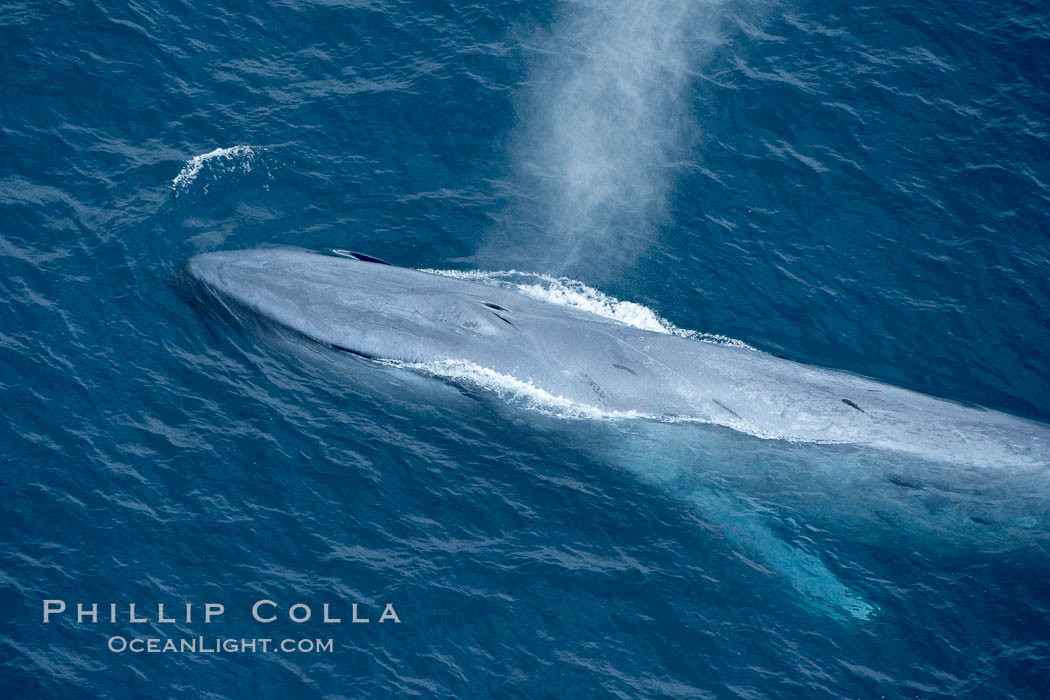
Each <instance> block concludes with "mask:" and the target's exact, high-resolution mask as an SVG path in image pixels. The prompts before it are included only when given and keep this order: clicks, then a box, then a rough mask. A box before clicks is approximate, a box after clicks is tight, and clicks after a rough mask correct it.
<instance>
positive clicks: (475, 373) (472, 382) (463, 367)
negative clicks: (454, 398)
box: [378, 360, 659, 420]
mask: <svg viewBox="0 0 1050 700" xmlns="http://www.w3.org/2000/svg"><path fill="white" fill-rule="evenodd" d="M378 362H380V363H381V364H384V365H388V366H391V367H400V368H403V369H410V370H414V371H416V372H420V373H421V374H427V375H430V376H432V377H439V378H441V379H449V380H452V381H454V382H457V383H460V384H466V385H469V386H473V387H477V388H479V389H484V390H486V391H490V392H492V393H494V394H495V395H496V396H498V397H499V398H500V399H503V400H505V401H508V402H510V403H514V404H518V405H520V406H521V407H523V408H528V409H531V410H535V411H538V412H540V413H545V414H547V415H553V416H558V417H560V418H575V419H586V420H601V419H605V420H623V419H638V418H648V419H659V416H650V415H647V414H644V413H639V412H638V411H605V410H603V409H601V408H598V407H597V406H591V405H588V404H585V403H579V402H577V401H573V400H572V399H567V398H565V397H564V396H556V395H554V394H551V393H550V392H548V391H546V390H544V389H541V388H540V387H538V386H536V385H535V384H533V383H532V380H521V379H517V378H516V377H512V376H510V375H507V374H502V373H500V372H496V371H495V370H492V369H489V368H488V367H482V366H481V365H477V364H474V363H473V362H468V361H466V360H440V361H435V362H401V361H398V360H378Z"/></svg>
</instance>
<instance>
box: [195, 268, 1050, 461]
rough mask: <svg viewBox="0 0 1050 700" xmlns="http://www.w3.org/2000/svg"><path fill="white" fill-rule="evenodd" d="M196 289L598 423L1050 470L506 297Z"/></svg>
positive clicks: (341, 275)
mask: <svg viewBox="0 0 1050 700" xmlns="http://www.w3.org/2000/svg"><path fill="white" fill-rule="evenodd" d="M188 271H189V272H190V274H191V275H193V276H194V277H196V278H197V279H198V280H200V281H201V282H203V283H204V284H205V285H206V286H207V287H208V288H209V289H210V290H212V291H213V292H215V293H216V294H218V295H220V296H222V297H227V298H230V299H232V300H235V301H236V302H238V304H239V305H241V306H243V307H247V308H248V309H251V310H253V311H254V312H256V313H258V314H260V315H262V316H264V317H266V318H268V319H271V320H272V321H275V322H277V323H279V324H282V325H284V326H287V327H289V328H291V329H294V330H296V331H298V332H299V333H301V334H303V335H304V336H307V337H309V338H312V339H314V340H316V341H319V342H321V343H325V344H328V345H330V346H333V347H336V348H340V349H343V350H346V351H350V352H354V353H358V354H360V355H363V356H366V357H369V358H375V359H384V360H394V361H402V362H407V363H440V362H447V361H462V362H469V363H473V364H474V365H477V366H480V367H484V368H488V369H490V370H492V371H495V372H498V373H500V374H502V375H506V376H509V377H514V378H516V379H518V380H521V381H527V382H531V383H532V384H533V385H534V386H536V387H538V388H540V389H542V390H544V391H546V392H547V393H549V394H551V395H553V396H558V397H563V398H565V399H569V400H571V401H574V402H578V403H580V404H584V405H588V406H594V407H597V408H600V409H602V410H605V411H613V412H635V413H640V414H646V415H652V416H664V417H676V418H687V419H695V420H698V421H703V422H709V423H715V424H720V425H724V426H727V427H730V428H734V429H737V430H741V431H744V432H747V433H750V434H752V435H757V436H760V437H765V438H779V439H785V440H791V441H804V442H834V443H850V444H859V445H868V446H872V447H876V448H884V449H891V450H896V451H902V452H906V453H910V454H914V455H915V456H918V457H921V458H925V459H933V460H945V461H951V462H959V463H966V464H980V465H997V466H1029V467H1031V466H1043V465H1050V426H1047V425H1044V424H1041V423H1037V422H1033V421H1029V420H1025V419H1021V418H1018V417H1015V416H1011V415H1008V414H1005V413H1001V412H997V411H991V410H985V409H981V408H976V407H970V406H964V405H961V404H958V403H954V402H951V401H945V400H942V399H937V398H934V397H931V396H926V395H923V394H919V393H916V392H913V391H909V390H906V389H901V388H898V387H894V386H890V385H887V384H883V383H880V382H876V381H872V380H869V379H864V378H862V377H858V376H855V375H852V374H847V373H844V372H838V371H834V370H828V369H823V368H819V367H812V366H808V365H803V364H799V363H796V362H791V361H789V360H784V359H781V358H778V357H774V356H772V355H768V354H766V353H762V352H756V351H753V350H749V349H745V348H739V347H732V346H727V345H718V344H714V343H707V342H701V341H698V340H694V339H691V338H687V337H679V336H675V335H669V334H664V333H657V332H652V331H647V330H640V329H638V328H634V327H631V326H627V325H623V324H621V323H618V322H616V321H614V320H610V319H607V318H604V317H601V316H597V315H595V314H591V313H589V312H587V311H584V310H581V309H577V308H570V307H565V306H559V305H555V304H551V303H547V302H544V301H541V300H538V299H534V298H531V297H527V296H525V295H523V294H520V293H518V292H516V291H514V290H511V289H504V288H497V287H493V286H489V285H485V284H480V283H476V282H471V281H467V280H463V279H456V278H451V277H446V276H443V275H437V274H432V273H427V272H421V271H418V270H411V269H405V268H400V267H394V266H391V265H385V264H382V263H379V262H374V261H365V260H355V259H352V258H347V257H336V256H329V255H321V254H317V253H312V252H308V251H303V250H298V249H286V248H276V249H258V250H240V251H229V252H215V253H205V254H202V255H198V256H196V257H194V258H192V259H191V260H190V261H189V263H188Z"/></svg>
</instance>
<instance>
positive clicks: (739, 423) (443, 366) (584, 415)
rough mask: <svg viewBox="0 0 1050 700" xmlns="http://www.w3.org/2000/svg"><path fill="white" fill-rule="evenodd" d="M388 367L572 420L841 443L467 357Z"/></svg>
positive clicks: (394, 363)
mask: <svg viewBox="0 0 1050 700" xmlns="http://www.w3.org/2000/svg"><path fill="white" fill-rule="evenodd" d="M375 362H378V363H380V364H383V365H387V366H388V367H398V368H400V369H408V370H412V371H415V372H419V373H420V374H425V375H427V376H431V377H436V378H439V379H445V380H448V381H452V382H455V383H457V384H461V385H466V386H470V387H475V388H477V389H481V390H484V391H488V392H491V393H492V394H494V395H495V396H496V397H497V398H499V399H501V400H503V401H506V402H507V403H510V404H512V405H516V406H518V407H520V408H524V409H526V410H530V411H536V412H538V413H542V414H545V415H548V416H554V417H556V418H567V419H570V420H606V421H621V420H647V421H656V422H659V423H693V424H697V425H718V426H722V427H724V428H730V429H732V430H736V431H738V432H742V433H746V434H748V435H751V436H752V437H757V438H760V439H763V440H784V441H787V442H791V443H796V444H801V443H807V444H828V445H834V444H840V443H839V441H836V440H830V439H829V440H799V439H796V438H794V437H792V436H791V435H788V434H783V433H777V432H770V431H766V430H762V429H760V428H758V427H757V426H755V425H753V424H751V423H749V422H747V421H745V420H741V419H736V420H734V419H732V418H726V417H723V416H718V417H703V416H681V415H656V414H651V413H644V412H642V411H635V410H633V409H632V410H629V411H616V410H606V409H603V408H600V407H598V406H594V405H591V404H587V403H582V402H579V401H574V400H572V399H569V398H566V397H564V396H560V395H556V394H552V393H550V392H549V391H547V390H546V389H543V388H541V387H539V386H536V384H534V383H533V382H532V380H531V379H519V378H517V377H512V376H510V375H508V374H503V373H501V372H497V371H495V370H493V369H491V368H489V367H482V366H481V365H478V364H475V363H473V362H470V361H467V360H435V361H432V362H402V361H400V360H375Z"/></svg>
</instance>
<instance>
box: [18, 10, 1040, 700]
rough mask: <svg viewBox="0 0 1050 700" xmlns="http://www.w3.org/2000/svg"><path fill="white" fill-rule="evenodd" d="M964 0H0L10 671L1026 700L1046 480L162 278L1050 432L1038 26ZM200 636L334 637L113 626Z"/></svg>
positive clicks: (299, 686) (311, 685) (130, 690)
mask: <svg viewBox="0 0 1050 700" xmlns="http://www.w3.org/2000/svg"><path fill="white" fill-rule="evenodd" d="M110 5H113V6H110ZM971 5H973V4H972V3H962V4H960V3H947V4H945V3H940V4H932V3H906V4H905V3H875V4H859V5H858V4H856V3H847V2H837V1H826V2H818V1H805V0H802V1H799V2H765V1H763V2H735V1H734V0H725V2H721V3H713V2H711V3H706V2H687V0H640V1H638V2H627V0H608V1H607V2H597V1H596V0H592V1H584V0H577V1H575V2H568V1H564V2H537V3H532V2H530V3H526V2H499V3H479V4H468V3H462V2H458V1H456V2H447V3H439V2H419V3H412V4H409V3H397V2H385V1H382V0H380V1H377V2H356V3H354V2H351V3H345V4H341V3H338V2H327V1H323V0H316V1H314V2H294V1H289V2H279V3H272V4H262V3H244V2H223V3H202V2H195V1H193V0H187V1H185V2H152V1H148V0H147V1H145V2H136V3H131V4H129V5H127V6H125V5H124V4H118V3H112V4H111V3H98V4H95V3H86V2H84V3H25V2H20V1H18V0H13V1H12V0H8V2H5V3H3V5H2V6H0V47H2V48H0V68H2V72H0V288H2V294H0V387H2V391H3V409H4V410H3V412H2V413H3V418H2V423H0V425H2V428H0V458H2V465H3V484H4V490H3V497H2V498H0V522H2V526H3V530H2V534H3V537H2V545H0V605H2V610H0V620H2V623H0V650H2V651H0V688H3V689H4V690H3V695H4V696H5V697H66V698H68V697H95V696H109V697H172V696H186V697H198V696H202V695H204V694H208V697H215V698H234V697H260V696H261V697H271V696H273V697H300V696H303V697H307V696H326V697H369V696H380V697H383V696H398V697H401V696H405V695H419V696H423V697H471V696H474V697H508V696H517V697H540V696H544V697H590V696H615V697H734V696H739V697H748V698H752V697H792V698H793V697H843V696H852V697H958V696H972V697H1011V698H1026V697H1045V696H1046V693H1047V688H1048V687H1050V556H1048V555H1050V480H1048V479H1047V474H1046V473H1045V470H1032V469H1027V470H1023V471H1022V470H1010V469H996V470H986V469H980V468H977V467H974V466H972V465H965V464H953V465H934V464H921V463H917V462H914V461H908V460H907V459H904V458H902V457H896V456H891V455H885V454H878V453H875V452H865V451H862V450H858V449H854V448H850V447H848V446H826V445H825V446H821V445H792V444H787V443H782V442H777V441H769V440H760V439H757V438H753V437H750V436H747V435H743V434H740V433H734V432H732V431H729V430H726V429H722V428H716V427H710V426H708V427H705V426H696V425H668V424H659V423H647V422H645V421H616V420H586V419H579V418H576V417H572V416H565V415H559V414H558V413H557V412H551V411H542V410H535V409H534V408H533V407H530V406H528V405H523V404H522V402H520V401H514V400H512V397H511V398H508V397H506V396H504V395H501V394H499V393H497V392H493V391H490V390H488V389H486V388H485V387H483V386H480V387H479V386H475V385H464V384H457V383H455V382H443V381H439V380H437V379H434V378H430V377H425V376H420V375H417V374H413V373H411V372H408V371H405V370H400V369H396V368H391V367H383V366H378V365H375V364H373V363H370V362H367V361H362V360H357V359H354V358H349V357H343V356H337V357H333V356H332V355H333V353H330V352H329V351H327V350H324V349H323V348H319V347H313V346H311V345H309V344H308V343H305V342H304V341H301V340H296V339H289V338H285V337H282V336H281V335H280V334H277V333H274V332H272V330H269V329H265V328H254V327H250V326H248V327H246V326H242V325H238V324H233V323H230V322H229V319H227V318H224V317H223V316H222V315H221V314H219V313H215V310H214V309H212V308H209V306H208V304H207V303H206V302H204V301H202V300H200V299H199V298H196V297H194V296H193V295H192V294H188V293H187V292H186V290H185V286H184V284H183V283H182V282H181V281H180V280H181V275H180V272H181V269H182V265H183V263H184V262H185V261H186V260H187V259H188V258H189V257H191V256H193V255H194V254H196V253H199V252H202V251H209V250H217V249H235V248H245V247H255V246H259V245H272V244H291V245H296V246H301V247H305V248H310V249H316V250H322V251H331V250H333V249H351V250H360V251H363V252H366V253H369V254H371V255H375V256H378V257H381V258H383V259H386V260H388V261H390V262H392V263H395V264H399V265H405V266H410V267H427V268H455V269H475V268H477V269H484V270H504V269H511V268H513V269H518V270H525V271H531V272H538V273H544V274H552V275H557V276H565V277H567V278H569V279H572V280H579V281H582V282H584V283H586V284H587V285H590V286H591V287H594V288H597V289H600V290H602V291H603V292H605V293H606V294H609V295H612V296H614V297H616V298H618V299H622V300H630V301H634V302H637V303H640V304H643V305H645V306H646V307H648V308H649V309H651V310H652V311H653V312H654V313H656V314H659V315H660V316H662V317H664V318H666V319H669V320H670V321H671V322H673V323H674V324H675V325H677V326H679V327H682V328H690V329H697V330H699V331H703V332H707V333H716V334H721V335H724V336H727V337H730V338H736V339H740V340H742V341H744V342H746V343H748V344H750V345H752V346H754V347H756V348H759V349H761V350H764V351H767V352H771V353H775V354H778V355H783V356H786V357H789V358H791V359H793V360H797V361H800V362H804V363H809V364H814V365H820V366H827V367H834V368H839V369H844V370H848V371H851V372H854V373H858V374H862V375H865V376H869V377H873V378H877V379H880V380H883V381H887V382H890V383H893V384H897V385H900V386H905V387H909V388H913V389H916V390H919V391H922V392H925V393H929V394H933V395H936V396H941V397H946V398H950V399H955V400H959V401H963V402H968V403H973V404H977V405H981V406H986V407H989V408H993V409H997V410H1002V411H1006V412H1010V413H1014V414H1017V415H1021V416H1024V417H1027V418H1031V419H1035V420H1038V421H1044V422H1047V421H1050V403H1048V400H1047V397H1050V313H1048V311H1047V309H1050V223H1048V221H1050V219H1048V217H1047V213H1048V211H1050V10H1048V9H1047V7H1046V6H1045V5H1044V4H1043V3H1039V2H1031V1H1027V0H1007V1H1006V2H1002V3H983V4H976V5H975V6H971ZM218 148H222V149H232V150H227V151H221V152H219V153H218V154H213V152H214V151H215V149H218ZM206 154H213V155H211V156H210V157H208V158H201V159H200V160H198V161H196V162H195V161H194V160H193V159H194V157H195V156H204V155H206ZM198 165H199V167H198ZM45 599H62V600H65V601H66V602H67V603H68V604H69V606H70V611H67V612H66V613H65V614H62V615H59V616H57V617H55V618H54V619H52V621H51V622H50V623H49V624H43V622H42V604H43V601H44V600H45ZM260 599H271V600H273V601H274V602H276V603H278V605H279V606H280V609H281V614H282V618H281V619H280V620H279V621H278V622H275V623H272V624H269V625H262V624H259V623H256V622H254V621H253V620H252V619H251V615H250V609H251V606H252V603H253V602H254V601H257V600H260ZM850 601H853V602H850ZM77 602H83V603H87V604H90V603H92V602H98V603H100V605H101V607H102V617H103V618H105V616H106V612H105V611H106V610H108V604H109V603H111V602H116V603H121V604H122V605H125V606H126V604H127V603H132V602H134V603H137V604H138V607H139V611H140V613H142V612H145V614H147V615H150V616H151V617H152V618H153V619H154V621H153V622H150V623H140V624H136V623H131V622H130V620H129V615H128V612H127V609H126V607H124V608H122V612H121V614H120V618H119V619H118V621H117V622H115V623H109V622H106V621H105V619H103V620H102V621H101V622H100V623H98V624H91V623H90V622H84V623H82V624H77V622H76V618H75V614H73V612H72V609H73V607H74V606H75V604H76V603H77ZM158 602H159V603H166V604H168V605H167V607H168V609H169V611H170V610H171V609H172V608H177V607H179V606H181V604H183V603H186V602H189V603H192V604H193V605H195V606H198V607H197V608H196V609H195V613H194V615H195V617H194V619H193V621H192V622H190V623H186V622H179V623H175V624H169V623H157V622H156V621H155V617H156V615H155V611H156V604H157V603H158ZM208 602H218V603H223V604H224V605H225V606H226V613H225V615H223V616H222V618H221V619H219V620H217V621H213V622H212V623H210V624H204V623H203V622H201V621H200V616H201V614H202V613H201V611H202V610H203V605H204V604H205V603H208ZM294 603H304V604H308V605H310V606H311V607H312V610H313V613H314V619H312V620H311V621H310V622H308V623H303V624H294V623H291V622H289V621H288V620H287V617H286V615H287V610H288V608H289V606H291V605H292V604H294ZM323 603H330V604H331V605H332V613H333V615H336V616H340V617H341V618H342V619H343V624H339V625H336V624H327V625H326V624H323V623H320V622H319V621H318V619H317V618H318V617H319V616H320V610H321V605H322V604H323ZM352 603H358V604H359V605H360V606H361V608H362V610H363V611H364V614H369V613H370V617H371V619H372V623H370V624H368V625H356V624H352V623H349V619H350V616H351V614H350V605H351V604H352ZM385 603H392V604H393V605H394V606H395V607H396V611H397V614H398V616H399V618H400V624H397V623H386V624H378V623H377V620H376V618H378V616H379V613H380V612H381V610H382V609H383V605H384V604H385ZM857 606H861V607H859V608H858V607H857ZM197 635H207V636H210V637H215V636H222V637H231V638H233V637H236V638H242V637H244V638H251V637H274V638H282V637H289V638H295V639H299V638H311V639H312V638H331V639H332V640H333V651H332V652H331V653H327V652H326V653H240V654H202V653H197V654H192V653H158V654H148V653H142V654H133V653H131V652H122V653H117V652H112V651H110V650H109V649H108V648H107V644H108V643H109V640H110V639H111V638H112V637H114V636H123V637H126V638H132V637H136V636H138V637H160V638H167V637H192V636H197Z"/></svg>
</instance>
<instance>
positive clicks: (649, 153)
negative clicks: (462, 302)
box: [499, 0, 718, 271]
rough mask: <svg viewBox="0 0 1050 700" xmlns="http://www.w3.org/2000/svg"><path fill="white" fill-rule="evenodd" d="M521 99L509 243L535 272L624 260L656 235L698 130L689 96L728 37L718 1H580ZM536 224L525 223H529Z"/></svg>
mask: <svg viewBox="0 0 1050 700" xmlns="http://www.w3.org/2000/svg"><path fill="white" fill-rule="evenodd" d="M563 9H564V15H563V18H562V19H561V20H560V21H559V22H557V23H556V25H555V26H554V28H553V29H552V30H551V32H550V34H549V35H546V36H544V37H542V38H541V39H538V40H537V41H536V42H535V43H533V44H530V45H529V46H527V48H528V49H529V50H531V51H532V52H533V53H534V55H535V59H534V61H533V69H532V72H531V75H530V79H529V82H528V88H527V94H526V95H524V96H522V97H521V98H520V99H519V107H518V112H519V124H518V126H517V133H516V134H515V139H514V147H513V158H514V164H515V170H514V182H513V184H512V185H511V186H512V187H513V189H514V193H513V195H512V196H513V199H514V200H515V205H514V207H513V211H512V212H511V216H512V220H513V223H510V224H509V226H508V227H507V229H508V230H505V231H504V232H503V235H505V236H506V237H507V238H509V239H510V240H502V241H500V242H499V243H500V246H501V248H502V249H503V250H504V251H505V252H506V251H510V252H511V254H512V255H514V256H515V257H521V258H526V259H527V260H529V261H530V262H531V263H532V266H533V267H536V266H537V265H543V266H544V269H547V270H549V271H562V270H565V269H566V268H569V267H572V266H574V265H575V264H576V263H578V262H580V261H583V260H586V261H588V262H593V263H597V264H599V265H602V266H606V267H608V266H618V265H619V264H621V263H623V262H626V261H627V260H628V259H629V258H631V257H633V255H636V254H637V253H638V252H640V251H641V249H643V248H644V247H645V245H646V244H647V243H648V242H650V241H651V240H652V237H653V235H654V228H655V227H656V226H658V225H659V223H660V222H661V221H662V220H664V219H665V218H666V209H667V201H666V200H667V194H668V191H669V189H670V187H671V185H672V183H673V180H674V178H675V177H676V175H677V173H678V171H679V170H680V169H681V168H682V167H683V165H682V161H683V160H684V159H687V158H688V154H689V151H690V147H691V146H692V145H693V144H694V143H695V141H696V136H697V129H696V126H695V119H694V118H693V116H692V112H691V109H690V106H689V101H690V100H689V98H688V95H687V94H686V93H687V90H688V87H689V85H690V84H691V82H692V80H693V77H694V75H695V71H696V69H697V64H698V63H699V62H700V61H701V60H702V59H703V58H704V57H705V56H706V55H707V54H709V53H710V52H711V50H712V49H713V48H714V47H715V45H716V44H717V39H716V36H717V30H718V26H717V23H718V14H717V12H716V10H717V5H716V3H715V2H713V1H712V0H692V1H690V0H607V1H605V2H601V1H599V0H576V1H572V2H569V3H567V4H566V6H565V7H564V8H563ZM523 228H524V229H525V230H522V229H523Z"/></svg>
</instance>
